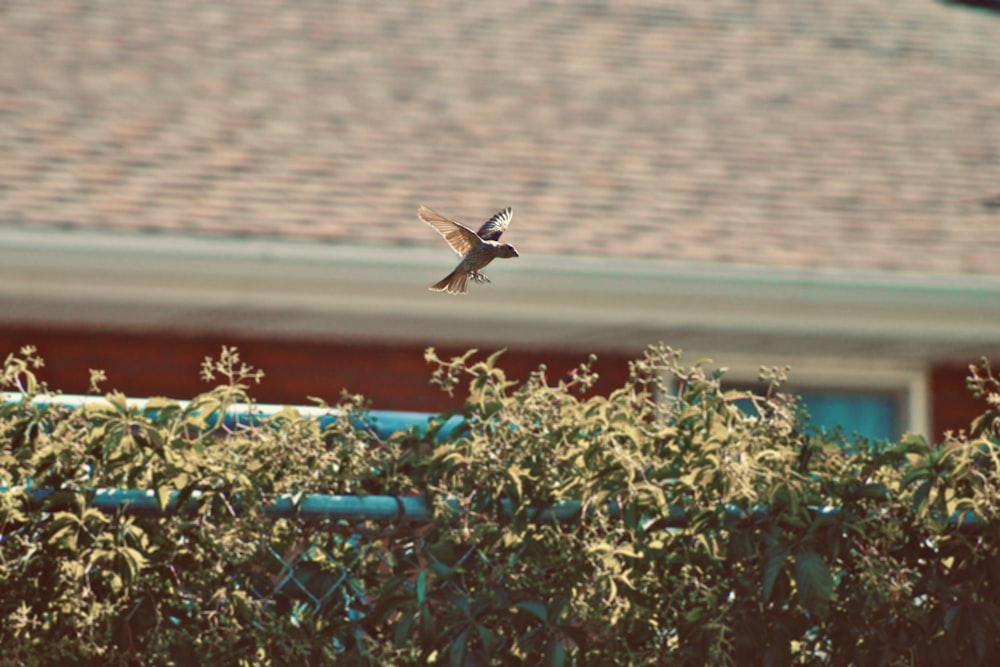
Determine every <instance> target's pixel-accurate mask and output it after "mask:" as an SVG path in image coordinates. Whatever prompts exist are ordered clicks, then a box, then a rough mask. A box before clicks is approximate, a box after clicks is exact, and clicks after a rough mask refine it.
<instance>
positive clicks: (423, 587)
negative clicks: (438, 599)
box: [417, 570, 427, 604]
mask: <svg viewBox="0 0 1000 667" xmlns="http://www.w3.org/2000/svg"><path fill="white" fill-rule="evenodd" d="M426 600H427V570H421V571H420V574H418V575H417V602H419V603H420V604H423V603H424V602H425V601H426Z"/></svg>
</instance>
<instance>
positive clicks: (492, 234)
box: [477, 206, 514, 241]
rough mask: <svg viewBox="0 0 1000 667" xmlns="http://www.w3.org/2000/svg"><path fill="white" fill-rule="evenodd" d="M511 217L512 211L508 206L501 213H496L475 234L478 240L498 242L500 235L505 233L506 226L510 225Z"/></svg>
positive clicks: (512, 215)
mask: <svg viewBox="0 0 1000 667" xmlns="http://www.w3.org/2000/svg"><path fill="white" fill-rule="evenodd" d="M512 217H514V211H512V210H511V208H510V206H508V207H507V208H505V209H503V210H502V211H497V212H496V213H495V214H494V215H493V217H492V218H490V219H489V220H487V221H486V222H484V223H483V226H482V227H480V228H479V232H477V233H478V234H479V238H481V239H482V240H484V241H499V240H500V235H501V234H503V233H504V232H505V231H507V225H509V224H510V219H511V218H512Z"/></svg>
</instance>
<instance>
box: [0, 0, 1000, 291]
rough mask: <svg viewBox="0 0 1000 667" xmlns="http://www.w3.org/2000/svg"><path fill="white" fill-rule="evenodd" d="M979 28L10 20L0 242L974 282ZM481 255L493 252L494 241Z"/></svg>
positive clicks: (724, 21) (996, 24)
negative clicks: (575, 258) (395, 249)
mask: <svg viewBox="0 0 1000 667" xmlns="http://www.w3.org/2000/svg"><path fill="white" fill-rule="evenodd" d="M998 34H1000V17H997V16H993V15H989V14H984V13H980V12H975V11H970V10H968V9H965V8H961V7H955V6H949V5H946V4H943V3H939V2H934V1H932V0H844V1H843V2H835V3H829V2H827V3H818V2H805V1H801V2H800V1H787V2H750V1H747V0H720V1H718V2H704V1H703V0H679V1H676V2H672V3H662V2H642V1H625V0H621V1H615V2H600V1H599V0H590V1H585V2H533V1H526V0H517V1H510V2H476V3H464V2H452V1H445V0H440V1H431V0H427V1H424V2H411V3H398V2H371V1H365V2H338V3H331V2H326V1H323V0H314V1H306V0H302V1H296V2H291V1H282V0H247V1H244V2H239V3H225V4H221V3H202V2H195V1H183V2H180V1H178V2H161V1H159V0H131V1H130V2H113V1H107V2H90V1H85V0H80V1H77V2H72V1H64V0H60V1H52V0H49V1H45V2H10V3H4V4H3V5H2V6H0V225H21V226H72V227H77V226H81V227H91V228H108V229H118V228H122V229H144V230H166V231H181V232H206V233H224V234H240V235H278V236H286V237H298V238H303V239H323V240H330V241H337V242H340V241H351V242H361V243H372V244H393V245H396V244H404V245H407V244H421V245H427V246H439V245H440V238H438V236H437V234H435V233H434V232H433V230H431V229H429V228H427V227H426V225H423V224H421V223H420V222H419V221H418V220H417V218H416V216H415V210H416V207H417V205H418V204H420V203H424V204H428V205H430V206H432V207H433V208H435V209H437V210H440V211H441V212H443V213H446V214H450V215H453V216H456V217H458V218H460V219H463V220H467V221H469V222H470V223H478V222H481V221H482V220H484V219H485V218H486V217H488V216H489V215H490V214H492V213H493V212H494V211H495V210H497V209H499V208H501V207H502V206H506V205H511V206H513V207H514V222H513V224H512V225H511V228H510V231H509V232H508V234H507V236H508V237H509V240H510V241H511V242H512V243H515V244H516V245H517V246H518V248H519V249H520V250H521V252H522V254H526V253H539V254H565V255H575V254H581V255H599V256H613V257H647V258H658V259H666V260H679V261H693V262H724V263H740V264H758V265H766V266H776V267H786V268H787V267H802V268H808V267H827V268H839V269H846V270H864V271H871V270H889V271H895V270H906V271H919V272H930V273H935V272H937V273H973V274H974V273H982V274H992V275H997V274H1000V261H998V257H1000V234H997V233H996V229H997V227H998V225H1000V212H998V209H997V208H996V207H995V206H993V207H991V206H990V205H989V201H990V200H991V198H994V200H995V198H996V196H997V195H998V194H1000V85H997V83H998V78H997V77H998V73H1000V48H998V46H997V35H998ZM506 238H507V237H505V239H506Z"/></svg>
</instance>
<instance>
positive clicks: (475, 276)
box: [469, 271, 492, 284]
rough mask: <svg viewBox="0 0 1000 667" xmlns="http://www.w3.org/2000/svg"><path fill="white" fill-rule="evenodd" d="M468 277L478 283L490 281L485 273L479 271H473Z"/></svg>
mask: <svg viewBox="0 0 1000 667" xmlns="http://www.w3.org/2000/svg"><path fill="white" fill-rule="evenodd" d="M469 277H470V278H472V280H473V282H477V283H479V284H482V283H489V282H492V281H491V280H490V279H489V278H487V277H486V274H485V273H480V272H479V271H473V272H472V273H470V274H469Z"/></svg>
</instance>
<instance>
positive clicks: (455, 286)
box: [430, 269, 469, 294]
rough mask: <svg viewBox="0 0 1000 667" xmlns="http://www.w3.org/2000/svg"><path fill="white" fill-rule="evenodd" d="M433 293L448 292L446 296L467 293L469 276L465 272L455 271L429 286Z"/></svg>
mask: <svg viewBox="0 0 1000 667" xmlns="http://www.w3.org/2000/svg"><path fill="white" fill-rule="evenodd" d="M430 289H431V290H432V291H434V292H448V294H465V293H466V292H468V291H469V274H468V273H467V272H465V271H459V270H458V269H455V270H454V271H452V272H451V273H449V274H448V275H446V276H445V277H444V278H442V279H441V280H439V281H437V282H436V283H434V284H433V285H431V286H430Z"/></svg>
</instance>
